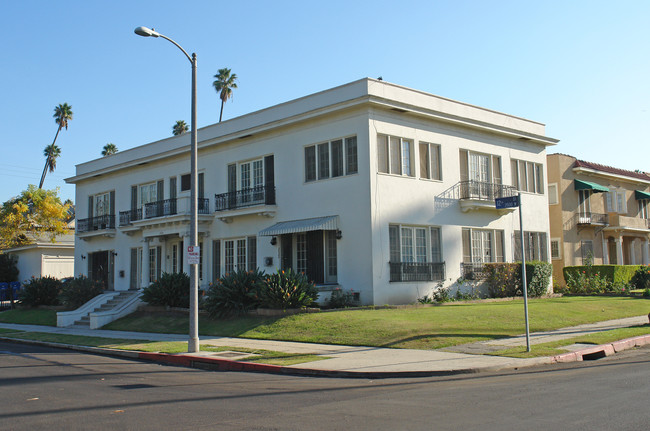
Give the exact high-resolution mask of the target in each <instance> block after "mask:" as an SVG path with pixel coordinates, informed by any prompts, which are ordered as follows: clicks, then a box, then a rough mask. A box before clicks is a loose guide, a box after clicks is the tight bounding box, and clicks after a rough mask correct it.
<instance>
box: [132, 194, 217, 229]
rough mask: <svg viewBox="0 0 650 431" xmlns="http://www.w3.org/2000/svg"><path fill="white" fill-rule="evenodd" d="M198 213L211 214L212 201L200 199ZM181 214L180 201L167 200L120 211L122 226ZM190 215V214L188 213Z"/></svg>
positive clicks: (175, 199)
mask: <svg viewBox="0 0 650 431" xmlns="http://www.w3.org/2000/svg"><path fill="white" fill-rule="evenodd" d="M198 206H199V208H198V213H199V214H210V200H209V199H207V198H200V199H198ZM178 213H179V209H178V199H177V198H172V199H165V200H162V201H156V202H149V203H147V204H145V205H144V206H143V207H140V208H137V209H133V210H128V211H120V226H125V225H128V224H131V223H133V222H134V221H138V220H143V219H150V218H155V217H167V216H172V215H176V214H178ZM183 213H184V212H183ZM187 213H188V214H189V212H187Z"/></svg>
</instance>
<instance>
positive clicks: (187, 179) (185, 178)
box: [181, 174, 192, 192]
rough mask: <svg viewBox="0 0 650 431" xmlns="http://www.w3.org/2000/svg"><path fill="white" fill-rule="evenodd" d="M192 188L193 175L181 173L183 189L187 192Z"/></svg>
mask: <svg viewBox="0 0 650 431" xmlns="http://www.w3.org/2000/svg"><path fill="white" fill-rule="evenodd" d="M191 188H192V176H191V175H190V174H185V175H181V191H182V192H186V191H188V190H190V189H191Z"/></svg>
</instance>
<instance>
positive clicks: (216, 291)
mask: <svg viewBox="0 0 650 431" xmlns="http://www.w3.org/2000/svg"><path fill="white" fill-rule="evenodd" d="M263 285H264V273H263V272H261V271H260V270H258V269H256V270H255V271H243V270H241V271H237V272H233V273H231V274H227V275H225V276H223V277H221V278H220V279H218V280H217V281H216V282H215V283H214V284H213V285H211V286H210V288H209V289H208V293H207V296H206V298H205V300H204V307H205V309H206V310H207V311H208V313H210V315H211V316H212V317H226V316H231V315H238V314H244V313H246V312H247V311H248V310H252V309H255V308H257V307H258V306H259V304H260V289H262V287H263Z"/></svg>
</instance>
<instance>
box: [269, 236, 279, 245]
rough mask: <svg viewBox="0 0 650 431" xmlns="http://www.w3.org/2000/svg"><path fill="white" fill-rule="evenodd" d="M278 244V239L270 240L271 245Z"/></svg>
mask: <svg viewBox="0 0 650 431" xmlns="http://www.w3.org/2000/svg"><path fill="white" fill-rule="evenodd" d="M277 243H278V239H277V238H276V237H272V238H271V245H276V244H277Z"/></svg>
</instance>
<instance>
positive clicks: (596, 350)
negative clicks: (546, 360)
mask: <svg viewBox="0 0 650 431" xmlns="http://www.w3.org/2000/svg"><path fill="white" fill-rule="evenodd" d="M646 344H650V335H640V336H638V337H631V338H625V339H623V340H619V341H614V342H612V343H607V344H601V345H598V346H594V347H589V348H587V349H582V350H576V351H575V352H569V353H562V354H560V355H556V356H552V357H551V362H552V363H563V362H576V361H584V360H593V359H599V358H603V357H605V356H611V355H613V354H615V353H619V352H622V351H623V350H627V349H632V348H634V347H641V346H645V345H646Z"/></svg>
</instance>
